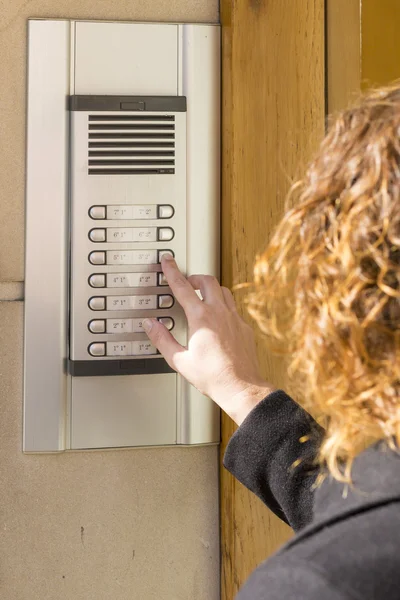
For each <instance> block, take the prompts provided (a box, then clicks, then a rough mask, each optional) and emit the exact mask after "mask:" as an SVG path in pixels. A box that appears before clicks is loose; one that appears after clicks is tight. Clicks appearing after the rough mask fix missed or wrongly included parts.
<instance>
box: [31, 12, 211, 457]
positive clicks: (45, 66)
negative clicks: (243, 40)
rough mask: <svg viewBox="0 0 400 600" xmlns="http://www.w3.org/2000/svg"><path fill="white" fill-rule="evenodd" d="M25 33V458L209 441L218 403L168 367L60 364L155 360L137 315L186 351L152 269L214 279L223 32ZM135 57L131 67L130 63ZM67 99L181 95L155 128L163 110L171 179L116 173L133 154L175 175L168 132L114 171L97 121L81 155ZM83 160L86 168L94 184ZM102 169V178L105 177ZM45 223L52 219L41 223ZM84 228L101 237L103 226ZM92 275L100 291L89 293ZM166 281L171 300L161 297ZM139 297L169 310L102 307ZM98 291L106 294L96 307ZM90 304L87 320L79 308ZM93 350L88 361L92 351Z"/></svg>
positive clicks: (52, 26)
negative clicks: (177, 108)
mask: <svg viewBox="0 0 400 600" xmlns="http://www.w3.org/2000/svg"><path fill="white" fill-rule="evenodd" d="M29 38H30V41H29V51H30V52H29V82H28V88H29V90H28V91H29V97H28V142H27V167H28V174H27V212H26V215H27V251H26V308H25V374H24V449H25V450H26V451H55V450H62V449H64V448H72V449H84V448H104V447H124V446H140V445H146V446H148V445H168V444H177V443H178V444H204V443H205V444H208V443H211V444H212V443H217V442H218V441H219V411H218V409H216V407H215V405H214V404H213V403H212V402H211V401H210V400H209V399H208V398H205V397H204V396H202V395H201V394H199V393H198V392H197V391H196V390H195V389H194V388H193V387H191V386H190V385H189V384H187V383H186V382H185V381H183V380H182V378H181V377H180V376H177V375H176V374H175V373H166V374H156V375H128V376H127V375H124V376H114V377H70V376H67V375H66V372H65V369H66V363H67V358H68V355H69V356H70V358H72V359H73V360H92V361H98V362H99V361H100V362H101V361H103V360H108V361H112V360H114V359H115V360H116V361H118V363H119V364H128V363H129V362H131V363H132V361H133V360H140V359H142V360H143V357H145V358H146V360H147V358H149V359H152V358H160V355H159V354H157V350H156V349H155V348H154V347H153V346H152V344H151V343H150V342H149V340H148V338H147V336H146V334H145V333H144V332H143V327H142V321H143V318H144V317H145V316H150V317H155V318H158V319H160V321H161V322H163V323H164V324H165V326H166V327H167V328H171V326H174V322H175V326H174V327H173V335H174V336H175V337H176V338H177V340H178V341H179V342H180V343H182V344H185V343H186V341H187V334H186V323H185V319H184V315H183V312H182V310H181V309H180V307H179V305H178V304H177V303H175V304H174V306H172V307H168V308H167V306H168V305H169V303H170V302H171V296H170V294H169V292H170V290H169V288H168V285H166V284H167V282H166V280H165V278H164V276H163V274H162V273H161V265H160V260H161V256H162V254H165V253H169V254H174V255H175V257H176V259H177V262H178V265H179V266H180V268H181V269H182V271H183V272H184V273H187V274H191V273H194V272H200V273H201V272H203V273H213V274H215V275H218V264H219V255H218V249H219V237H218V233H219V220H218V218H219V212H218V209H219V104H220V96H219V43H220V42H219V28H218V27H217V26H205V25H193V26H192V25H167V24H152V25H149V24H133V23H98V22H97V23H95V22H93V23H89V22H66V21H34V22H32V23H31V24H30V27H29ZM160 46H162V47H163V52H162V53H160V51H159V47H160ZM138 48H139V49H140V52H139V53H138V52H137V49H138ZM144 48H147V49H149V48H150V49H151V52H153V49H154V53H153V54H151V53H149V52H147V51H144V50H143V49H144ZM122 56H123V57H124V59H123V60H122V59H121V57H122ZM132 56H134V57H135V59H134V60H128V59H126V57H132ZM164 63H165V65H166V66H165V68H163V65H164ZM161 71H162V72H161ZM74 94H104V95H113V94H117V95H121V94H131V95H151V94H154V95H178V96H183V95H184V96H186V97H187V101H188V113H187V115H186V113H165V115H166V117H168V119H164V120H163V122H162V125H163V127H164V129H165V130H166V131H167V128H168V123H170V122H171V120H170V119H169V117H171V116H172V115H173V116H174V126H175V130H174V134H175V138H174V142H173V143H174V145H175V147H174V148H173V150H174V151H175V157H174V161H175V164H174V165H172V168H171V169H170V170H171V174H154V175H152V174H149V173H146V174H144V175H143V174H141V175H140V176H139V175H133V176H132V175H127V174H126V173H124V170H125V171H131V170H132V169H136V166H137V165H136V162H135V161H137V160H140V161H141V162H142V163H143V164H140V170H142V171H146V169H147V170H149V171H150V170H152V169H151V168H150V163H151V161H153V163H155V161H157V163H155V164H158V165H161V167H162V168H164V166H165V167H168V168H169V167H171V165H170V162H171V158H170V156H169V155H168V149H167V145H166V144H167V143H166V142H165V139H164V142H165V143H163V144H161V143H159V144H157V145H156V146H154V145H153V146H152V147H151V148H145V150H146V151H152V152H153V153H152V154H149V155H148V156H149V157H151V158H149V159H147V158H144V157H143V156H140V157H139V158H138V159H137V158H136V157H137V155H135V156H133V157H132V156H124V155H123V154H121V153H120V154H118V161H119V162H118V165H117V168H114V166H113V164H112V163H113V159H112V158H111V157H110V154H109V150H108V149H107V147H106V145H105V143H104V142H110V141H111V142H112V141H113V140H112V138H110V137H104V136H105V134H106V133H107V134H109V133H110V131H111V130H110V129H109V128H107V129H104V128H103V129H102V125H104V124H108V125H112V123H113V122H114V121H113V120H110V119H106V120H101V121H98V122H97V121H96V120H95V119H92V121H91V124H92V125H94V126H95V127H96V129H95V130H93V129H92V131H96V132H97V133H98V134H99V136H102V137H97V138H96V140H98V142H99V144H97V143H96V145H95V146H94V145H93V143H92V145H91V147H90V148H89V152H91V155H89V152H88V141H89V140H88V117H89V113H88V112H83V111H74V114H73V115H71V124H70V125H71V129H70V130H69V115H68V113H67V111H66V109H65V107H66V102H65V100H66V98H67V97H68V95H74ZM92 113H93V111H92ZM92 113H90V114H92ZM102 114H103V116H104V117H107V114H106V113H104V112H103V113H102ZM114 114H115V113H114ZM124 114H125V115H127V116H129V114H131V115H133V116H135V115H136V114H137V113H135V112H134V111H131V112H129V111H124ZM147 114H148V117H149V119H147V120H145V121H143V122H144V124H145V123H146V122H147V121H148V124H149V125H153V127H154V122H155V119H153V121H152V120H151V118H152V116H153V115H152V113H150V112H149V113H147ZM154 114H155V113H154ZM157 114H158V116H159V115H160V113H157ZM110 116H112V114H111V113H110ZM92 117H93V114H92ZM107 120H109V121H110V123H107ZM164 121H165V123H164ZM159 122H160V121H159ZM132 123H133V121H132ZM187 124H188V128H187ZM130 130H132V127H131V128H130ZM69 131H71V132H72V137H70V136H69V135H68V134H69ZM121 131H122V130H121V128H119V129H118V130H116V131H115V143H116V145H115V146H114V147H113V150H115V151H116V152H117V151H119V152H121V151H125V149H126V148H125V147H124V146H123V145H120V144H119V143H120V141H121V137H120V135H119V134H120V133H121ZM142 131H143V133H145V131H146V130H142ZM149 131H154V129H152V130H149ZM103 133H104V135H103ZM103 138H104V139H103ZM128 138H129V136H128ZM93 139H94V137H93V136H92V138H91V140H92V141H93ZM102 139H103V141H102ZM135 139H136V141H138V138H135ZM160 139H161V138H160ZM140 141H141V142H144V141H145V140H144V138H143V139H141V140H140ZM69 144H70V145H71V147H72V154H71V167H72V179H71V192H72V194H71V195H72V207H71V220H70V223H68V217H69V214H68V207H67V198H68V196H69V189H68V176H67V174H68V151H67V149H68V146H69ZM168 144H170V141H169V142H168ZM170 147H171V144H170ZM172 147H173V144H172ZM89 161H90V162H91V164H90V165H89ZM101 161H103V162H104V164H101ZM129 161H131V162H132V164H131V165H128V162H129ZM121 163H122V164H121ZM132 165H133V167H132ZM89 167H90V171H91V172H94V173H96V174H94V175H89ZM103 168H104V170H105V171H108V172H109V173H110V174H101V175H100V174H99V173H100V172H101V171H102V170H103ZM173 170H174V171H175V172H174V174H172V171H173ZM187 175H189V178H188V177H187ZM44 214H45V215H51V216H52V218H51V226H48V224H47V222H46V221H45V220H44V219H43V215H44ZM150 219H151V221H150ZM161 219H163V220H162V221H160V220H161ZM165 219H168V221H167V222H166V221H165ZM96 220H97V223H96ZM157 221H158V222H157ZM153 224H154V227H152V229H154V231H156V233H157V238H156V239H157V241H151V242H150V241H147V242H143V241H142V239H141V241H133V238H132V240H131V241H129V242H126V241H125V242H124V241H121V239H120V240H117V241H115V240H113V241H112V242H111V241H108V233H109V231H110V230H111V233H114V232H115V233H116V232H117V231H120V232H121V231H127V230H129V231H132V228H134V227H135V228H140V230H141V231H142V232H146V231H149V228H148V226H149V225H152V226H153ZM96 225H100V226H101V227H96ZM164 225H171V229H172V230H173V232H174V237H173V239H172V240H167V239H164V240H163V241H161V240H160V238H161V237H162V231H161V234H160V236H159V230H158V231H157V230H156V228H157V227H162V226H164ZM68 229H70V232H71V245H72V259H71V260H72V264H71V281H72V294H71V309H70V313H71V314H72V319H71V331H72V337H71V341H72V345H71V346H70V350H71V351H70V354H68V352H67V351H68V341H67V338H66V333H67V314H68V306H67V305H68V293H67V281H68V277H67V267H68V252H67V239H68V235H67V234H68V231H67V230H68ZM98 229H100V230H101V231H102V235H101V238H100V239H103V236H104V230H108V231H106V240H107V241H91V240H90V238H89V232H90V231H91V230H98ZM136 232H137V231H136ZM92 235H94V237H95V238H96V239H97V240H98V239H99V237H98V236H99V235H100V234H99V233H98V231H97V232H96V233H95V234H92ZM128 235H129V234H128ZM135 239H136V238H135ZM42 240H46V244H43V241H42ZM44 274H45V275H46V281H45V282H44V280H43V277H44ZM104 276H105V280H104ZM90 278H91V279H90ZM118 278H119V279H118ZM89 280H90V281H91V282H92V284H93V283H96V282H97V284H99V283H103V282H105V283H106V284H107V286H106V287H105V288H102V289H101V290H95V289H93V288H92V287H91V285H90V283H89ZM161 285H163V286H164V287H163V288H162V291H165V292H166V293H165V294H160V291H161V290H160V287H159V286H161ZM144 287H145V288H146V289H145V290H144V289H143V288H144ZM115 288H118V290H116V289H115ZM116 291H117V292H118V296H116V294H115V292H116ZM144 291H145V292H148V296H147V297H149V296H150V297H152V298H155V299H156V306H159V305H160V306H161V305H163V308H156V307H155V308H152V309H146V310H144V311H143V310H142V308H143V307H142V306H140V307H139V308H135V309H134V312H132V306H131V304H130V308H129V310H116V307H113V310H110V311H106V310H104V309H105V308H107V302H111V297H113V298H114V299H119V301H120V302H123V301H124V300H128V299H129V298H131V297H133V296H134V297H135V298H136V300H135V301H134V304H135V303H137V302H138V300H137V297H146V296H145V295H144V294H143V292H144ZM97 294H101V296H100V297H99V299H98V298H96V295H97ZM90 299H92V303H94V304H93V305H94V306H97V311H96V312H94V311H93V310H91V309H90V308H89V300H90ZM128 301H129V303H131V300H130V299H129V300H128ZM165 302H167V303H166V304H165ZM99 309H100V310H99ZM133 315H137V316H135V317H133ZM108 317H110V318H108ZM91 330H92V331H91ZM91 344H92V346H90V345H91ZM89 346H90V347H91V351H92V352H93V353H95V354H96V355H97V356H93V357H91V355H90V353H89V351H88V348H89ZM124 361H128V363H125V362H124ZM136 364H140V363H136ZM160 392H161V393H160ZM65 432H66V433H65Z"/></svg>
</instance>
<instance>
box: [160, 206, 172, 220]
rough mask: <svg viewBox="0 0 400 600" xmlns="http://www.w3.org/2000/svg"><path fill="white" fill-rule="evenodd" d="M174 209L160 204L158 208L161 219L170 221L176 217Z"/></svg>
mask: <svg viewBox="0 0 400 600" xmlns="http://www.w3.org/2000/svg"><path fill="white" fill-rule="evenodd" d="M174 212H175V211H174V209H173V207H172V206H171V205H170V204H160V206H159V207H158V218H159V219H170V218H171V217H173V216H174Z"/></svg>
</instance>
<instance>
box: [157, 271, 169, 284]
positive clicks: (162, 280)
mask: <svg viewBox="0 0 400 600" xmlns="http://www.w3.org/2000/svg"><path fill="white" fill-rule="evenodd" d="M158 285H168V281H167V278H166V277H165V275H164V273H162V272H161V273H158Z"/></svg>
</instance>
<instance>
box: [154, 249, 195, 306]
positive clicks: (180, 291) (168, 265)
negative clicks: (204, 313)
mask: <svg viewBox="0 0 400 600" xmlns="http://www.w3.org/2000/svg"><path fill="white" fill-rule="evenodd" d="M161 267H162V270H163V273H164V275H165V277H166V279H167V281H168V285H169V287H170V288H171V290H172V293H173V294H174V296H175V298H176V299H177V300H178V302H179V304H180V305H181V306H182V308H183V310H184V311H185V312H186V310H187V309H188V308H190V307H191V306H193V305H194V304H196V305H197V304H201V300H200V298H199V297H198V295H197V294H196V292H195V291H194V289H193V287H192V285H191V284H190V283H189V282H188V280H187V279H186V277H185V276H184V275H183V273H181V272H180V270H179V269H178V266H177V264H176V262H175V260H174V258H173V257H172V256H171V255H169V254H164V255H163V257H162V258H161Z"/></svg>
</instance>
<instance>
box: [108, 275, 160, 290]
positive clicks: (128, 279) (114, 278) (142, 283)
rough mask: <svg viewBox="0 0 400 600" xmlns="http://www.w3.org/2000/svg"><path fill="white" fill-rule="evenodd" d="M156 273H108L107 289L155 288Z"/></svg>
mask: <svg viewBox="0 0 400 600" xmlns="http://www.w3.org/2000/svg"><path fill="white" fill-rule="evenodd" d="M156 285H157V273H109V274H108V275H107V287H110V288H121V287H155V286H156Z"/></svg>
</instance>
